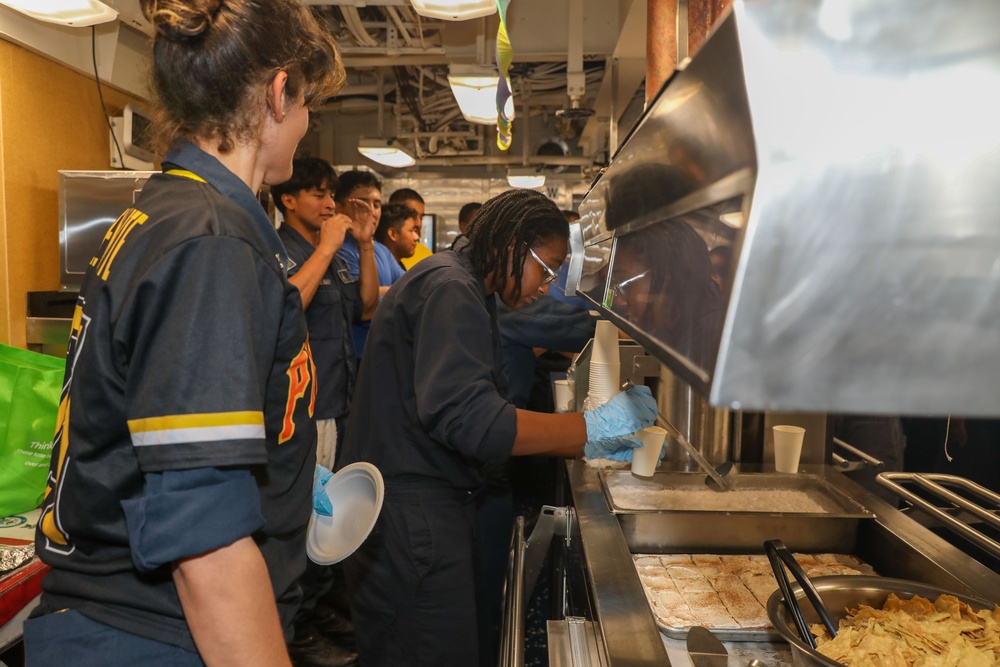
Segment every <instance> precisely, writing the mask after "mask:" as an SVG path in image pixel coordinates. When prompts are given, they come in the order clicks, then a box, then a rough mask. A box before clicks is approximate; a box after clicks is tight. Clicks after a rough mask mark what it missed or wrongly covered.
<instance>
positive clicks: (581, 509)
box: [549, 460, 1000, 667]
mask: <svg viewBox="0 0 1000 667" xmlns="http://www.w3.org/2000/svg"><path fill="white" fill-rule="evenodd" d="M758 471H759V469H758ZM566 472H567V478H568V482H569V491H570V494H571V497H572V505H573V507H574V510H575V517H576V527H575V529H574V539H575V538H577V537H578V542H579V546H580V547H581V548H580V553H581V554H582V557H581V559H580V564H581V570H582V572H581V573H580V574H582V577H583V578H584V579H585V585H586V588H587V594H588V597H589V609H590V611H591V613H592V616H593V618H588V619H586V621H589V622H586V621H584V622H577V623H576V626H577V627H579V629H580V636H581V637H587V636H589V640H588V641H585V642H577V644H576V645H572V643H571V642H570V637H571V635H572V631H573V630H574V629H575V627H574V625H573V622H572V621H569V622H567V621H550V633H549V639H550V645H549V652H550V662H551V664H553V665H567V666H569V665H588V666H589V665H604V666H606V667H639V666H640V665H674V666H675V667H676V666H683V665H690V664H691V662H690V659H689V657H688V655H687V651H686V649H685V646H684V641H683V640H681V639H670V638H667V637H665V636H664V635H663V634H661V632H660V628H659V627H658V625H657V623H656V620H655V619H654V617H653V614H652V613H651V611H650V607H649V604H648V602H647V600H646V596H645V594H644V592H643V587H642V583H641V582H640V579H639V576H638V574H637V571H636V568H635V567H634V566H633V562H632V555H633V550H630V547H629V542H628V541H627V540H626V536H625V532H624V531H623V527H622V523H621V522H620V520H619V515H616V514H615V513H613V512H612V510H611V507H610V506H609V500H608V497H607V496H606V494H605V489H604V485H603V483H602V480H601V476H600V473H599V471H598V470H597V469H596V468H593V467H590V466H588V465H586V464H585V463H584V462H582V461H575V460H573V461H568V462H567V464H566ZM742 472H744V473H749V472H753V470H752V469H751V467H750V466H744V467H743V470H742ZM803 472H804V473H806V474H809V475H814V476H816V477H817V478H819V479H820V480H822V484H823V485H829V486H830V487H832V488H834V489H837V490H838V491H839V492H842V493H843V494H844V495H846V496H847V497H848V498H851V499H853V500H854V501H856V502H857V503H859V504H860V505H861V506H863V507H864V508H866V509H867V510H868V511H869V512H870V513H871V514H872V516H871V517H870V519H868V520H861V521H859V522H858V523H857V528H856V530H857V534H856V536H855V539H854V540H853V541H852V542H851V543H847V544H845V551H849V552H850V553H852V554H854V555H856V556H858V557H859V558H860V559H861V560H863V561H865V562H866V563H868V564H869V565H871V566H872V567H873V568H874V569H875V571H876V572H878V573H879V574H881V575H883V576H891V577H896V578H901V579H912V580H916V581H921V582H924V583H926V584H931V585H933V586H936V587H939V588H941V589H944V590H951V591H954V592H957V593H966V594H970V595H974V596H977V597H980V598H985V599H987V600H993V601H996V600H1000V575H998V574H997V573H996V572H994V571H992V570H991V569H989V568H987V567H986V566H984V565H982V564H980V563H979V562H977V561H975V560H973V559H971V558H969V556H967V555H966V554H965V553H964V552H963V551H961V550H960V549H958V548H957V547H955V546H952V545H951V544H949V543H948V542H947V541H945V540H944V539H942V538H941V537H939V536H937V535H936V534H935V533H933V532H932V531H931V530H929V529H928V528H925V527H924V526H922V525H920V524H919V523H917V522H916V521H914V520H913V519H911V518H910V517H908V516H906V515H905V514H904V513H903V512H901V511H899V510H897V509H896V508H894V507H892V506H891V505H889V504H888V503H886V502H885V501H883V500H882V499H880V498H878V497H876V496H874V495H872V494H870V493H868V492H867V491H865V490H864V489H862V488H861V487H860V486H858V485H856V484H855V483H854V482H852V481H851V480H849V479H847V478H846V477H844V476H843V475H842V474H840V473H839V472H837V471H836V470H834V469H833V468H831V467H829V466H820V465H816V466H803ZM690 474H692V475H696V474H697V473H690ZM759 537H760V540H759V544H760V546H759V548H758V549H757V552H758V553H762V552H763V541H764V540H766V539H786V538H791V537H792V536H789V535H781V534H762V535H759ZM745 538H746V536H745V535H742V536H739V539H745ZM705 539H706V543H705V548H704V549H698V545H691V544H688V545H685V550H689V549H690V548H694V549H695V550H694V551H690V552H691V553H699V552H700V553H720V552H722V553H724V552H725V551H726V550H725V548H722V549H721V550H720V549H719V548H718V547H717V546H716V547H713V545H718V544H720V543H721V544H723V545H724V543H725V541H726V536H725V535H722V536H721V537H720V535H719V534H718V532H717V531H713V532H712V534H706V535H705ZM650 541H651V542H655V540H647V542H650ZM664 547H665V550H669V546H668V545H664ZM740 551H741V552H743V553H746V551H743V550H742V549H741V550H740ZM570 560H572V559H570ZM568 576H569V577H572V576H573V573H571V572H570V573H568ZM726 647H727V649H728V650H729V654H730V664H738V665H745V664H747V662H749V661H750V660H752V659H758V660H760V661H761V662H763V663H764V664H766V665H779V664H791V654H790V651H789V649H788V647H787V645H784V644H783V643H781V642H770V641H765V642H743V641H734V642H726ZM589 650H593V651H594V652H596V654H597V655H591V654H589V653H588V651H589Z"/></svg>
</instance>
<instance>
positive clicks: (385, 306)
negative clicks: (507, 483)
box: [341, 190, 656, 667]
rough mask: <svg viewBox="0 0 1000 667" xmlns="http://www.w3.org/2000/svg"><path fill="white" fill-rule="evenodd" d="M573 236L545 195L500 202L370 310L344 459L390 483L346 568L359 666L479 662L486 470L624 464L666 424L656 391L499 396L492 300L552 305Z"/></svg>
mask: <svg viewBox="0 0 1000 667" xmlns="http://www.w3.org/2000/svg"><path fill="white" fill-rule="evenodd" d="M568 236H569V226H568V224H567V223H566V220H565V218H564V217H563V215H562V213H560V211H559V209H558V208H557V207H556V206H555V204H553V203H552V202H551V201H549V200H548V199H546V198H545V197H544V196H543V195H541V194H539V193H537V192H534V191H532V190H510V191H507V192H504V193H503V194H501V195H499V196H497V197H494V198H493V199H491V200H489V201H487V202H486V203H485V204H484V205H483V208H482V209H481V210H480V211H479V214H478V215H477V217H476V220H475V222H474V223H473V224H472V225H471V227H470V229H469V236H468V237H462V238H459V240H458V241H457V242H456V243H455V245H454V246H453V247H452V248H451V249H450V250H447V251H444V252H439V253H437V254H435V255H434V256H433V257H430V258H428V259H426V260H424V261H422V262H420V263H419V264H417V265H416V266H415V267H413V268H412V269H410V270H409V271H407V272H406V274H405V275H404V276H403V277H402V278H401V279H400V280H399V281H397V282H396V283H395V284H394V285H393V286H392V288H391V289H390V290H389V292H388V293H387V294H386V296H385V298H384V299H383V300H382V303H381V304H380V305H379V307H378V310H377V311H376V313H375V318H374V319H373V321H372V327H371V332H370V334H369V337H368V343H367V346H366V348H365V352H364V356H363V358H362V362H361V367H360V371H359V375H358V381H357V385H356V388H355V393H354V401H353V404H352V406H351V411H350V417H349V419H348V422H347V429H346V431H347V432H346V436H345V442H344V451H343V458H342V460H341V465H345V466H346V465H348V464H351V463H355V462H358V461H367V462H370V463H373V464H375V465H376V466H378V468H379V470H380V471H381V473H382V476H383V478H384V480H385V501H384V504H383V507H382V513H381V515H380V517H379V520H378V524H377V525H376V527H375V529H374V530H373V532H372V535H371V537H370V538H369V539H368V541H367V542H366V543H365V544H364V545H363V546H362V547H361V549H359V550H358V551H357V552H356V553H355V554H354V556H352V557H351V558H350V559H348V560H347V561H346V563H345V570H346V574H347V582H348V589H349V591H350V597H351V612H352V616H353V619H354V624H355V631H356V638H357V644H358V653H359V657H360V660H361V663H362V664H363V665H365V667H380V666H389V665H404V664H406V665H413V664H419V665H441V666H444V667H447V666H455V667H468V666H469V665H475V664H478V663H479V650H478V639H477V634H478V633H477V615H476V591H475V589H476V586H475V576H474V542H473V539H474V530H473V520H474V513H475V502H474V501H475V497H476V494H477V493H478V491H479V490H480V488H481V486H482V478H481V474H480V468H481V466H482V465H483V464H494V465H497V464H501V463H503V462H504V461H506V460H507V459H508V458H509V457H510V456H524V455H530V454H555V455H563V456H579V455H581V454H586V455H587V456H588V457H591V458H594V457H600V458H616V459H619V460H628V459H630V457H631V453H632V449H631V448H632V446H634V444H635V441H634V440H630V439H628V438H623V437H621V436H625V435H630V434H631V433H632V432H634V431H636V430H638V429H640V428H644V427H646V426H649V425H650V424H651V423H652V422H653V420H654V418H655V416H656V406H655V403H654V402H653V400H652V398H651V397H650V394H649V390H648V389H647V388H646V387H636V388H634V389H633V390H631V391H629V392H627V393H622V394H620V395H618V396H616V397H615V398H613V399H612V400H611V401H609V402H608V403H606V404H605V405H604V406H601V407H600V408H598V409H596V410H594V411H592V412H588V413H584V414H580V413H575V414H544V413H536V412H530V411H528V410H519V409H517V408H516V407H515V406H514V405H513V404H512V403H510V402H509V401H507V400H506V398H505V379H504V375H503V370H502V356H501V355H502V349H501V343H500V333H499V330H498V328H497V315H496V308H497V306H496V300H497V299H499V300H500V301H502V302H503V303H504V304H505V305H507V306H509V307H511V308H518V307H520V306H523V305H525V304H528V303H531V302H533V301H535V300H536V299H537V298H538V296H539V295H540V294H545V293H546V292H547V291H548V286H549V284H550V283H551V282H552V280H553V278H554V277H555V276H556V273H555V271H556V269H558V268H559V266H560V265H561V264H562V262H563V260H564V259H565V257H566V250H567V242H568ZM390 417H391V418H390Z"/></svg>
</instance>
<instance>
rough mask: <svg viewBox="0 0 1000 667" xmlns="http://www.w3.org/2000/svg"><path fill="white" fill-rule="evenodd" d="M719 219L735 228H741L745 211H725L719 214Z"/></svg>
mask: <svg viewBox="0 0 1000 667" xmlns="http://www.w3.org/2000/svg"><path fill="white" fill-rule="evenodd" d="M719 220H721V221H722V222H724V223H726V224H727V225H729V226H730V227H733V228H734V229H739V228H741V227H742V226H743V212H742V211H733V212H732V213H723V214H722V215H720V216H719Z"/></svg>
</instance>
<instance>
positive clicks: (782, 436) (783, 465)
mask: <svg viewBox="0 0 1000 667" xmlns="http://www.w3.org/2000/svg"><path fill="white" fill-rule="evenodd" d="M771 430H772V431H773V432H774V469H775V470H777V471H778V472H798V471H799V457H800V456H802V440H803V438H805V435H806V430H805V429H804V428H802V427H801V426H784V425H782V426H774V427H772V429H771Z"/></svg>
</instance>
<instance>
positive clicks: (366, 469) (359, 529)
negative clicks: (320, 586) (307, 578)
mask: <svg viewBox="0 0 1000 667" xmlns="http://www.w3.org/2000/svg"><path fill="white" fill-rule="evenodd" d="M323 488H324V489H325V490H326V495H327V496H329V498H330V504H332V505H333V516H322V515H320V514H317V513H316V512H313V513H312V518H310V519H309V531H308V535H307V537H306V554H307V555H308V556H309V559H310V560H311V561H313V562H314V563H317V564H319V565H333V564H334V563H339V562H340V561H342V560H344V559H345V558H347V557H348V556H350V555H351V554H352V553H354V552H355V551H356V550H357V548H358V547H360V546H361V545H362V543H364V541H365V540H366V539H367V538H368V535H369V534H370V533H371V532H372V528H374V527H375V521H376V519H378V514H379V512H380V511H381V510H382V498H383V496H384V495H385V486H384V484H383V482H382V474H381V473H380V472H379V471H378V468H376V467H375V466H373V465H372V464H371V463H363V462H362V463H352V464H351V465H349V466H347V467H345V468H343V469H342V470H340V471H339V472H338V473H337V474H336V475H334V476H333V477H331V478H330V481H329V482H327V483H326V486H325V487H323Z"/></svg>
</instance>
